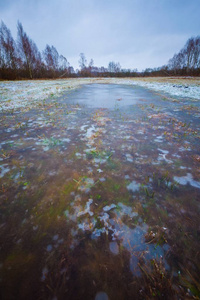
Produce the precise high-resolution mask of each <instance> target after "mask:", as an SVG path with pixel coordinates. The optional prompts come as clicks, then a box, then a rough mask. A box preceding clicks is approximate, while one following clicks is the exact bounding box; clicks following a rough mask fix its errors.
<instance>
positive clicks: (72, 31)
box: [0, 0, 200, 70]
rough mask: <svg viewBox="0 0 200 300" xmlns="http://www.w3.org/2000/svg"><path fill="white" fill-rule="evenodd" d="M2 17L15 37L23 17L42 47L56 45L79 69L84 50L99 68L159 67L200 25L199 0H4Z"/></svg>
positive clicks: (0, 13) (34, 38)
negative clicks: (113, 65)
mask: <svg viewBox="0 0 200 300" xmlns="http://www.w3.org/2000/svg"><path fill="white" fill-rule="evenodd" d="M0 19H2V20H3V21H4V22H5V23H6V25H7V26H8V27H9V28H10V29H11V32H12V33H13V35H14V36H16V23H17V20H20V21H21V22H22V24H23V26H24V29H25V31H26V32H27V34H28V35H29V36H30V37H31V38H32V39H33V40H34V41H35V42H36V44H37V45H38V47H39V49H40V50H41V51H42V50H43V49H44V48H45V46H46V44H50V45H52V44H53V45H54V46H55V47H56V48H57V49H58V51H59V53H61V54H63V55H64V56H66V58H67V59H68V60H69V62H70V63H71V65H73V66H74V67H75V68H77V67H78V59H79V57H78V56H79V53H80V52H84V53H85V54H86V57H87V58H88V61H89V60H90V59H91V58H93V59H94V63H95V65H97V66H99V67H101V66H105V67H107V65H108V63H109V61H112V60H114V61H119V62H120V63H121V65H122V66H123V67H124V68H131V69H134V68H138V69H140V70H142V69H145V68H148V67H157V66H161V65H164V64H166V63H167V61H168V60H169V59H170V58H171V57H172V56H173V55H174V53H176V52H178V51H179V50H180V49H181V48H182V47H183V45H184V44H185V42H186V40H187V39H188V38H189V37H191V36H196V35H198V34H199V28H200V19H199V0H193V1H187V0H182V1H173V0H169V1H160V0H152V1H146V0H140V1H137V0H125V1H120V0H117V1H116V0H115V1H114V0H111V1H106V0H102V1H97V0H84V1H80V0H73V1H70V0H60V1H59V3H58V1H56V0H43V1H39V0H29V1H25V0H15V1H12V0H6V1H0ZM191 20H192V21H191Z"/></svg>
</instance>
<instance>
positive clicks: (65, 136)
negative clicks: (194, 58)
mask: <svg viewBox="0 0 200 300" xmlns="http://www.w3.org/2000/svg"><path fill="white" fill-rule="evenodd" d="M4 92H5V91H4ZM48 95H49V98H48V99H45V100H42V98H41V100H38V101H37V102H35V103H34V106H31V105H30V106H27V105H26V106H24V107H23V106H18V107H14V106H13V107H12V108H10V109H9V106H8V107H7V108H6V107H4V109H3V110H1V128H0V134H1V141H0V206H1V211H0V229H1V230H0V244H1V246H0V290H1V298H2V299H64V298H65V299H96V300H99V299H119V300H120V299H199V297H200V285H199V276H200V264H199V261H200V242H199V234H200V227H199V198H200V180H199V178H200V176H199V175H200V174H199V173H200V166H199V163H200V153H199V144H200V143H199V139H200V135H199V117H200V106H199V102H198V101H196V99H194V98H189V97H187V98H183V97H174V98H173V99H172V98H170V97H169V96H168V95H163V94H162V95H160V94H156V93H155V92H152V91H148V90H145V89H144V88H141V87H137V86H135V87H133V86H132V87H130V86H125V85H124V86H122V85H118V86H117V85H103V84H99V85H97V84H96V85H87V86H83V87H82V88H81V89H76V90H71V91H69V89H68V91H67V92H64V90H63V91H62V96H60V97H59V98H55V97H54V95H50V94H48ZM119 99H120V100H119ZM99 103H100V104H99Z"/></svg>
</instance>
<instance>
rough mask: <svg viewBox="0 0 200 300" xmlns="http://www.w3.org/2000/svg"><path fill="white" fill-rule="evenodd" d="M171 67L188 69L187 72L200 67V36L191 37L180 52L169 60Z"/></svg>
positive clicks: (172, 68) (175, 69)
mask: <svg viewBox="0 0 200 300" xmlns="http://www.w3.org/2000/svg"><path fill="white" fill-rule="evenodd" d="M168 66H169V69H171V70H174V72H175V74H176V72H177V70H181V69H186V70H187V72H189V71H190V70H194V69H197V68H199V67H200V37H199V36H197V37H196V38H194V37H192V38H190V39H189V40H188V41H187V42H186V44H185V46H184V47H183V48H182V49H181V50H180V52H179V53H178V54H175V55H174V56H173V57H172V58H171V59H170V60H169V62H168Z"/></svg>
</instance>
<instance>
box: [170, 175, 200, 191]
mask: <svg viewBox="0 0 200 300" xmlns="http://www.w3.org/2000/svg"><path fill="white" fill-rule="evenodd" d="M174 180H175V181H177V182H178V183H179V184H181V185H187V184H190V185H191V186H193V187H196V188H198V189H200V182H199V181H196V180H194V179H193V177H192V174H190V173H187V175H186V176H182V177H178V176H174Z"/></svg>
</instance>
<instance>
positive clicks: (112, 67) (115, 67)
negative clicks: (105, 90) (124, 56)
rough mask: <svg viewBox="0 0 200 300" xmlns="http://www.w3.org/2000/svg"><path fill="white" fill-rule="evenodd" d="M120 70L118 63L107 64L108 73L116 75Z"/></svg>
mask: <svg viewBox="0 0 200 300" xmlns="http://www.w3.org/2000/svg"><path fill="white" fill-rule="evenodd" d="M120 70H121V66H120V63H119V62H118V63H115V62H114V61H111V62H109V64H108V71H109V72H110V73H118V72H120Z"/></svg>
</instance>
